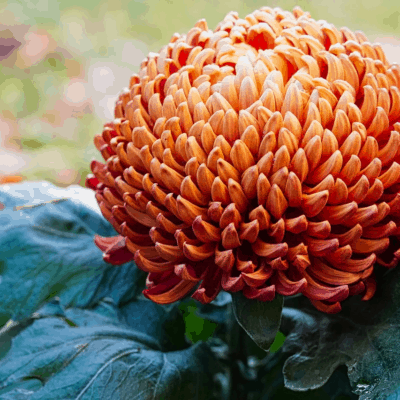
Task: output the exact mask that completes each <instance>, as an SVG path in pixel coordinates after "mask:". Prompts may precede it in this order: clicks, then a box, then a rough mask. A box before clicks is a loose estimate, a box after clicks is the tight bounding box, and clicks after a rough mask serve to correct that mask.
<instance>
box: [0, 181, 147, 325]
mask: <svg viewBox="0 0 400 400" xmlns="http://www.w3.org/2000/svg"><path fill="white" fill-rule="evenodd" d="M56 199H61V201H57V202H54V201H55V200H56ZM0 202H1V203H2V204H3V207H4V206H5V208H4V209H3V210H2V211H0V226H1V229H0V249H1V252H0V325H1V322H3V323H4V322H5V320H6V319H8V318H12V319H13V320H16V321H19V320H21V319H23V318H26V317H28V316H29V315H30V314H32V312H34V311H35V310H36V309H37V308H38V307H39V306H40V305H41V304H43V302H44V301H45V300H47V299H48V298H51V297H53V296H55V295H58V296H59V297H60V298H61V300H62V303H63V304H64V305H76V306H78V307H85V306H88V305H91V304H94V303H95V302H97V301H98V300H99V299H101V298H103V297H111V298H112V299H113V300H114V301H115V302H116V303H121V302H127V301H129V300H130V299H132V298H134V297H135V296H136V295H137V294H138V293H140V291H141V290H142V289H143V286H144V276H145V274H144V273H143V272H142V271H140V270H139V269H138V268H136V266H135V264H134V263H127V264H124V265H122V266H119V267H115V266H112V265H110V264H106V263H105V262H104V261H103V260H102V253H101V251H100V250H99V249H98V248H97V247H96V246H95V244H94V242H93V238H94V235H95V233H98V234H100V235H102V236H112V235H115V234H116V233H115V231H114V229H113V228H112V227H111V225H110V224H109V223H108V222H107V221H106V220H105V219H104V218H103V217H102V216H101V214H100V213H99V210H98V207H97V204H96V201H95V199H94V194H93V192H92V191H91V190H89V189H84V188H80V187H76V188H69V189H59V188H56V187H55V186H53V185H50V184H48V183H43V182H39V183H38V182H30V183H22V184H14V185H4V186H0ZM46 202H47V203H46ZM43 203H44V204H43Z"/></svg>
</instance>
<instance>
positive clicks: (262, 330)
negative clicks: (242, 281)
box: [232, 292, 283, 351]
mask: <svg viewBox="0 0 400 400" xmlns="http://www.w3.org/2000/svg"><path fill="white" fill-rule="evenodd" d="M232 304H233V310H234V313H235V317H236V319H237V321H238V322H239V325H240V326H241V327H242V328H243V329H244V330H245V331H246V332H247V333H248V335H249V336H250V337H251V338H252V339H253V340H254V341H255V342H256V343H257V345H258V346H259V347H261V348H262V349H264V350H265V351H268V350H269V348H270V347H271V344H272V343H273V342H274V340H275V336H276V334H277V332H278V330H279V325H280V322H281V313H282V306H283V297H282V296H280V295H277V296H276V297H275V299H274V300H272V301H265V302H261V301H258V300H250V299H247V298H246V297H245V296H244V295H243V294H242V293H241V292H239V293H235V294H233V295H232Z"/></svg>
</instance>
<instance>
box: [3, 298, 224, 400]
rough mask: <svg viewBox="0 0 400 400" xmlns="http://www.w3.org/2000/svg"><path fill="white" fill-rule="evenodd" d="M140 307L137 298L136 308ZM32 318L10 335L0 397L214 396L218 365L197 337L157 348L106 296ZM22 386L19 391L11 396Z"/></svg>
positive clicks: (142, 399) (166, 399) (134, 399)
mask: <svg viewBox="0 0 400 400" xmlns="http://www.w3.org/2000/svg"><path fill="white" fill-rule="evenodd" d="M146 303H148V304H150V302H149V301H146ZM147 311H148V310H146V305H144V304H142V307H141V308H137V309H136V311H135V312H136V314H139V313H144V314H147ZM52 313H53V314H54V315H51V314H52ZM177 317H178V318H179V316H177ZM34 318H35V319H34V321H33V322H32V323H31V324H30V325H29V326H28V327H26V328H25V329H23V330H22V331H21V332H19V333H18V334H17V335H16V336H15V337H14V338H13V340H12V344H11V348H10V350H9V352H8V354H7V355H6V357H5V358H4V359H3V360H2V362H1V364H0V382H1V383H0V399H1V400H6V399H7V400H8V399H14V398H15V399H18V398H21V399H32V400H33V399H35V400H41V399H43V400H45V399H46V400H47V399H50V398H51V399H54V400H58V399H59V400H65V399H74V400H88V399H114V398H118V399H121V400H147V399H149V400H150V399H163V400H170V399H171V400H175V399H183V400H185V399H187V400H192V399H198V400H201V399H207V400H208V399H212V398H213V397H212V395H213V390H214V389H215V388H214V383H213V381H212V376H213V373H214V372H217V371H218V366H217V363H216V361H215V359H214V358H213V355H212V353H211V352H210V351H209V349H208V347H207V345H206V344H204V343H199V344H196V345H194V346H192V347H190V348H187V349H184V350H180V351H171V352H163V351H162V350H161V347H160V345H159V343H158V342H157V341H156V340H154V338H152V337H151V336H149V335H148V334H147V333H146V332H141V331H138V330H136V329H134V328H133V327H131V326H129V325H128V324H127V323H126V321H125V319H124V318H123V317H122V316H121V313H120V310H119V309H118V308H117V307H115V305H114V304H112V303H110V302H109V301H106V302H104V301H102V302H100V303H99V305H97V306H96V308H94V309H93V310H82V309H78V308H71V309H67V310H66V311H65V313H64V315H60V308H59V307H56V306H55V305H54V304H53V305H51V306H50V307H47V308H44V309H42V310H41V311H39V312H38V313H37V314H35V316H34ZM31 319H33V318H31ZM172 320H173V318H172ZM172 320H171V322H172ZM67 321H70V322H73V324H72V326H71V323H68V322H67ZM155 325H156V327H158V328H160V325H159V324H158V323H157V322H155ZM31 380H32V384H31V385H30V386H29V387H27V382H29V381H31ZM21 393H25V394H26V396H25V397H21V396H20V397H17V396H16V395H17V394H19V395H20V394H21ZM14 395H15V397H12V396H14Z"/></svg>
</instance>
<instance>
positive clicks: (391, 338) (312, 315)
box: [281, 268, 400, 400]
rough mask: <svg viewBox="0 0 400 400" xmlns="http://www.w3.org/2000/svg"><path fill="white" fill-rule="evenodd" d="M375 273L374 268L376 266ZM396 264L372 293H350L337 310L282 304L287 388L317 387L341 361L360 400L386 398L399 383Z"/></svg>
mask: <svg viewBox="0 0 400 400" xmlns="http://www.w3.org/2000/svg"><path fill="white" fill-rule="evenodd" d="M378 273H379V269H378ZM399 326H400V269H398V268H397V269H394V270H392V271H388V272H387V273H386V274H384V275H383V276H381V278H378V290H377V293H376V294H375V296H374V298H373V299H372V300H370V301H367V302H363V301H361V299H360V298H356V297H353V298H351V299H349V300H347V301H345V302H344V303H343V310H342V311H341V312H340V313H339V314H336V315H328V314H323V313H321V312H319V311H317V310H315V309H313V308H312V306H310V304H309V303H308V301H307V299H305V298H299V299H296V302H293V308H284V309H283V313H282V325H281V330H282V332H283V333H284V334H285V335H287V337H286V341H285V343H284V345H283V348H282V349H283V351H284V352H285V353H286V354H287V355H289V357H288V359H287V360H286V362H285V365H284V371H283V372H284V377H285V385H286V387H288V388H290V389H292V390H300V391H303V390H308V389H315V388H319V387H321V386H322V385H323V384H324V383H325V382H327V381H328V379H329V377H330V376H331V374H332V373H333V371H334V370H335V369H336V368H337V367H338V366H340V365H346V366H347V368H348V376H349V378H350V382H351V385H352V388H353V390H354V392H355V393H356V394H358V395H360V400H367V399H368V400H379V399H386V398H387V396H388V395H389V394H391V393H393V392H394V391H395V390H396V389H397V388H398V386H399V382H400V335H399Z"/></svg>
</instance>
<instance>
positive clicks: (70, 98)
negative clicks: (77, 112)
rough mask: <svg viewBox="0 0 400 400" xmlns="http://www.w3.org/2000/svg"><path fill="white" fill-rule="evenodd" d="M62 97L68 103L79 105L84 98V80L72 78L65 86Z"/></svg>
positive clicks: (85, 97)
mask: <svg viewBox="0 0 400 400" xmlns="http://www.w3.org/2000/svg"><path fill="white" fill-rule="evenodd" d="M64 97H65V100H66V102H67V103H69V104H70V105H77V104H78V105H80V104H82V103H83V102H84V101H85V100H86V99H87V96H86V82H85V81H77V80H73V81H71V82H70V83H68V85H67V86H66V88H65V91H64Z"/></svg>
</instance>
